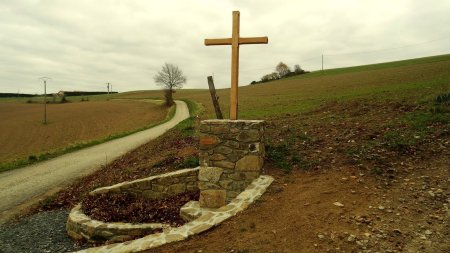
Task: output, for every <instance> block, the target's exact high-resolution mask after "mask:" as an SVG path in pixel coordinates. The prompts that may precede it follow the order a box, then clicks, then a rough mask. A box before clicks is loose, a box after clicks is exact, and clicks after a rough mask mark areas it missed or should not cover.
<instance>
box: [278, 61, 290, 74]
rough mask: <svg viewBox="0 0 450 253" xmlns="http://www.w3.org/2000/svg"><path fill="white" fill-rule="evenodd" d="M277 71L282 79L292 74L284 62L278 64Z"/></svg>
mask: <svg viewBox="0 0 450 253" xmlns="http://www.w3.org/2000/svg"><path fill="white" fill-rule="evenodd" d="M275 70H276V71H277V72H278V74H280V77H284V76H286V75H287V74H289V73H290V72H291V70H290V69H289V67H288V66H287V65H286V64H285V63H283V62H280V63H278V65H277V67H276V68H275Z"/></svg>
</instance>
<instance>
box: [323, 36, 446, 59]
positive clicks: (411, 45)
mask: <svg viewBox="0 0 450 253" xmlns="http://www.w3.org/2000/svg"><path fill="white" fill-rule="evenodd" d="M447 39H450V36H448V37H442V38H438V39H434V40H429V41H424V42H420V43H415V44H409V45H404V46H400V47H392V48H384V49H378V50H372V51H362V52H354V53H340V54H339V53H338V54H325V55H326V56H339V55H353V54H368V53H375V52H382V51H389V50H396V49H402V48H407V47H414V46H419V45H423V44H428V43H432V42H435V41H440V40H447Z"/></svg>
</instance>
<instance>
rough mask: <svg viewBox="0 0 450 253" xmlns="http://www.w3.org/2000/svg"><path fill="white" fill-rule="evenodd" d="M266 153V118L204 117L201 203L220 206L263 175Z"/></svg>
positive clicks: (200, 176) (202, 129) (199, 182)
mask: <svg viewBox="0 0 450 253" xmlns="http://www.w3.org/2000/svg"><path fill="white" fill-rule="evenodd" d="M264 154H265V151H264V121H262V120H204V121H202V122H201V125H200V155H199V158H200V171H199V175H198V180H199V181H198V187H199V189H200V205H201V206H202V207H210V208H217V207H220V206H223V205H225V204H226V203H229V202H230V201H231V200H232V199H233V198H235V197H236V196H237V195H238V194H239V193H241V192H242V191H243V190H244V189H245V188H246V187H247V186H248V185H249V184H250V183H251V182H252V181H253V180H254V179H256V178H258V177H259V176H260V174H261V170H262V167H263V162H264Z"/></svg>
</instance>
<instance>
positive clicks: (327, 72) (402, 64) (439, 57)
mask: <svg viewBox="0 0 450 253" xmlns="http://www.w3.org/2000/svg"><path fill="white" fill-rule="evenodd" d="M448 60H450V54H446V55H436V56H430V57H423V58H415V59H408V60H402V61H393V62H383V63H377V64H368V65H360V66H353V67H345V68H336V69H324V70H323V71H321V70H317V71H313V72H310V73H307V74H304V75H298V76H293V77H290V79H302V78H312V77H319V76H330V75H338V74H345V73H352V72H361V71H371V70H380V69H386V68H396V67H406V66H411V65H418V64H426V63H434V62H440V61H448Z"/></svg>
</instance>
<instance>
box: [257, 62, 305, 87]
mask: <svg viewBox="0 0 450 253" xmlns="http://www.w3.org/2000/svg"><path fill="white" fill-rule="evenodd" d="M306 73H309V71H305V70H303V69H302V68H301V67H300V65H298V64H295V65H294V71H292V70H291V68H289V66H288V65H286V64H285V63H284V62H280V63H278V65H277V66H276V67H275V72H272V73H270V74H266V75H263V76H262V77H261V80H260V81H253V82H251V84H257V83H265V82H269V81H274V80H278V79H281V78H287V77H291V76H297V75H303V74H306Z"/></svg>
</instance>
